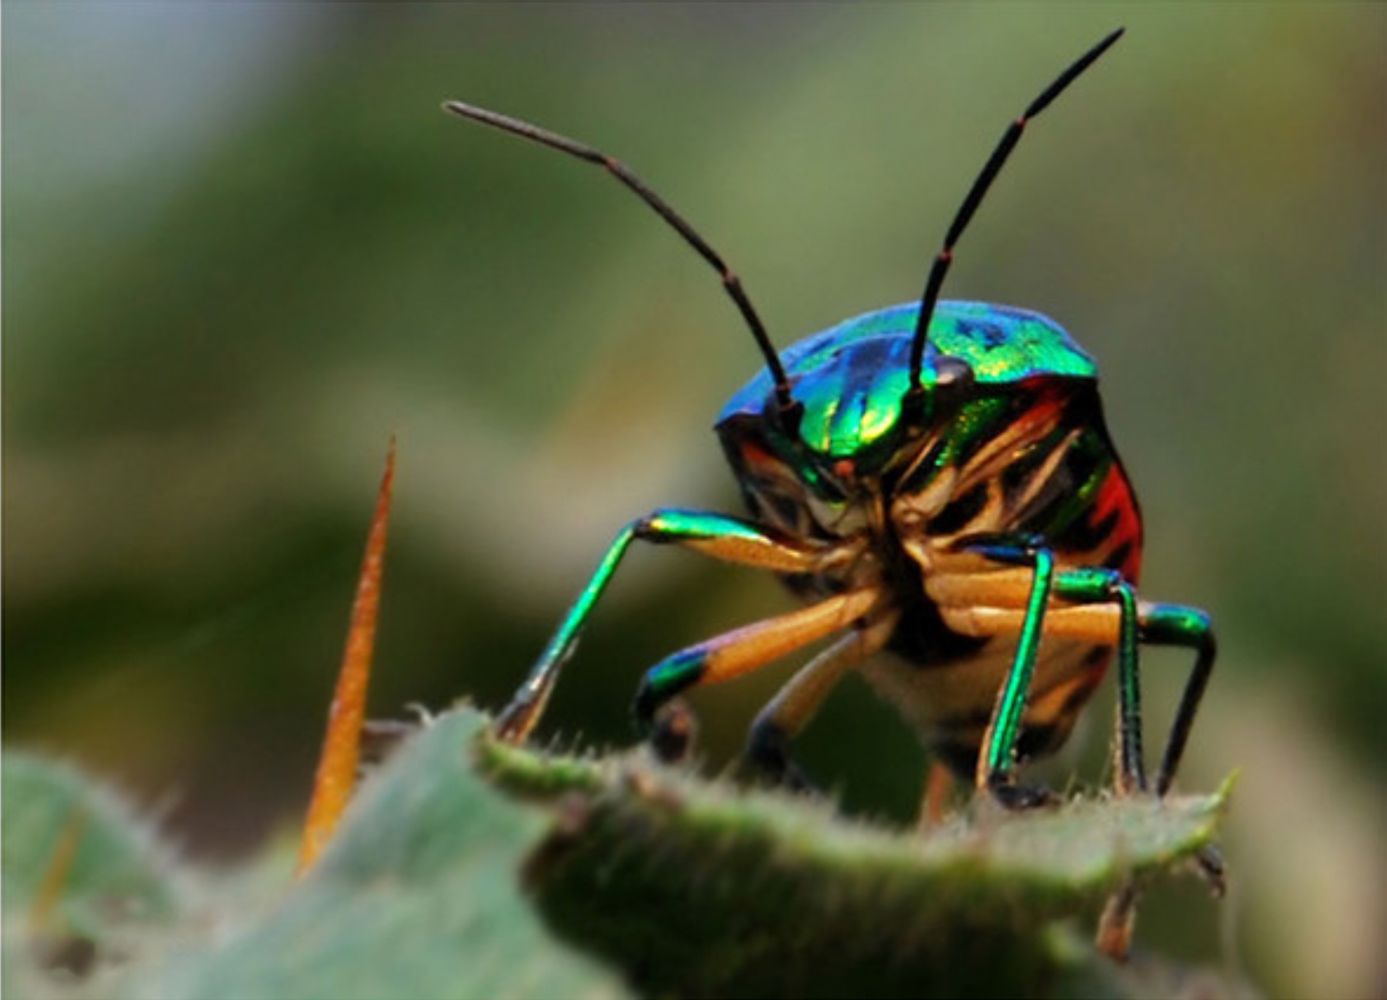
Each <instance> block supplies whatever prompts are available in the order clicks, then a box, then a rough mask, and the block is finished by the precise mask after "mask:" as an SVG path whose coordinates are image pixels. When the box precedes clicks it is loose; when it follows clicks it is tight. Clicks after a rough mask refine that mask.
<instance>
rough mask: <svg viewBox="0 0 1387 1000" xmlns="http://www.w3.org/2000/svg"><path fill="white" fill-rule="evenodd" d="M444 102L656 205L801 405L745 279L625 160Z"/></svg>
mask: <svg viewBox="0 0 1387 1000" xmlns="http://www.w3.org/2000/svg"><path fill="white" fill-rule="evenodd" d="M443 107H444V110H447V111H451V112H452V113H453V114H455V115H460V116H462V117H463V118H470V119H471V120H472V121H476V122H481V123H482V124H483V125H490V126H492V127H493V128H498V129H500V130H501V131H503V132H509V133H511V134H512V135H518V136H520V137H521V138H522V139H529V140H531V141H533V142H537V143H539V144H540V145H543V146H548V147H550V148H551V149H557V150H559V151H560V152H562V153H568V154H569V155H570V156H576V157H577V158H578V159H580V160H586V161H587V162H588V163H595V164H597V165H598V166H600V167H602V168H604V169H605V170H606V171H607V172H608V173H610V174H611V175H612V176H613V177H615V178H616V179H617V180H619V181H620V182H621V183H622V184H624V185H625V186H626V187H628V188H630V189H631V190H632V191H634V192H635V193H636V194H637V195H638V196H639V197H640V199H641V200H642V201H644V202H645V203H646V204H647V205H649V206H650V207H651V208H653V209H654V210H655V212H656V214H657V215H659V216H660V218H662V219H664V220H665V221H666V222H667V223H669V224H670V226H672V227H673V228H674V230H675V231H676V232H678V233H679V235H680V236H682V237H684V239H685V241H686V242H687V243H688V244H689V246H691V247H693V248H694V249H695V250H697V251H698V254H699V256H700V257H702V258H703V259H704V260H706V261H707V262H708V263H709V264H711V265H712V266H713V270H715V271H717V272H718V276H719V277H720V278H722V285H723V288H725V289H727V294H728V295H730V296H731V297H732V301H733V302H735V303H736V304H737V308H738V309H739V310H740V311H741V314H742V318H743V319H744V320H746V324H747V326H748V327H750V328H751V335H752V336H753V337H755V338H756V346H757V347H758V348H760V350H761V354H762V356H763V357H764V358H765V359H766V365H767V366H768V367H769V368H770V370H771V377H772V378H773V379H774V380H775V397H776V401H777V402H778V403H779V405H780V412H781V414H782V415H783V416H786V417H787V418H790V415H791V414H792V413H794V412H795V411H796V410H797V409H798V404H797V403H795V401H794V400H793V399H791V398H790V380H789V379H788V378H787V377H786V375H785V368H784V366H783V365H781V363H780V356H779V355H778V354H776V352H775V346H774V345H773V344H772V343H771V340H770V337H769V336H767V335H766V328H765V327H764V326H763V325H762V324H761V318H760V317H759V316H757V315H756V309H755V308H754V307H753V306H752V304H751V299H749V298H747V294H746V292H745V291H744V290H743V289H742V282H741V279H740V278H738V277H737V275H736V274H735V273H733V271H732V269H731V268H730V267H728V266H727V264H726V262H725V261H723V259H722V258H721V257H720V256H718V253H717V251H716V250H714V249H713V248H712V247H711V246H709V245H708V243H707V241H706V240H704V239H703V237H702V236H700V235H698V233H697V232H696V231H695V230H694V227H693V226H691V225H689V223H688V222H686V221H685V220H684V217H683V216H682V215H680V214H679V213H678V212H676V211H675V210H674V209H673V208H671V207H670V205H669V204H668V203H667V202H666V201H665V200H664V199H663V198H661V197H660V196H659V195H657V194H656V193H655V192H654V191H652V190H651V189H650V188H649V187H647V186H646V184H645V182H644V181H642V180H641V179H640V178H639V177H637V176H636V175H635V174H633V173H632V172H631V171H630V170H629V169H627V167H626V166H625V164H623V163H621V162H620V161H618V160H614V159H612V158H611V157H610V156H608V155H607V154H606V153H603V152H601V151H600V150H596V149H593V148H592V147H591V146H585V145H583V144H582V143H581V142H575V141H574V140H572V139H569V138H567V137H566V136H562V135H559V134H558V133H556V132H550V131H549V130H548V129H543V128H540V127H539V126H538V125H531V124H530V123H529V122H524V121H521V120H519V119H518V118H510V117H507V116H506V115H501V114H497V113H496V112H495V111H487V110H486V109H485V108H478V107H474V106H473V105H471V104H464V103H462V102H461V101H445V102H444V104H443ZM790 419H793V418H790Z"/></svg>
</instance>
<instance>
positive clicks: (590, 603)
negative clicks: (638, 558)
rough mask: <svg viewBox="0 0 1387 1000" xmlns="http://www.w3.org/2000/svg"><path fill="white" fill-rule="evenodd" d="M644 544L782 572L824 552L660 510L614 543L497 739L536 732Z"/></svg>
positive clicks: (728, 522)
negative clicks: (581, 639) (594, 617)
mask: <svg viewBox="0 0 1387 1000" xmlns="http://www.w3.org/2000/svg"><path fill="white" fill-rule="evenodd" d="M637 539H640V540H642V541H647V542H655V543H657V544H675V545H682V546H684V547H685V548H689V549H693V550H694V551H695V552H702V553H703V554H704V555H708V556H712V557H713V558H715V559H721V560H723V561H724V562H733V563H741V564H743V565H748V566H756V567H759V568H761V569H768V570H773V571H775V572H779V573H805V572H810V571H812V570H814V569H817V568H818V567H819V564H820V560H821V559H822V552H823V550H822V549H821V548H818V547H811V546H809V545H806V544H804V543H803V542H800V541H797V540H795V539H792V538H790V537H789V536H788V535H785V534H782V533H781V532H776V531H772V530H771V529H768V528H763V527H761V526H759V525H755V524H752V523H751V522H749V521H744V520H742V519H740V518H735V517H730V516H728V515H726V514H716V513H710V512H707V511H693V510H657V511H655V512H654V513H653V514H650V515H649V516H647V517H642V518H639V519H637V520H635V521H632V522H631V523H630V524H628V525H627V526H626V527H624V528H622V529H621V531H620V532H618V533H617V536H616V538H615V539H613V541H612V544H611V546H610V547H609V548H608V549H607V553H606V555H604V556H603V557H602V561H601V563H599V564H598V566H597V570H596V572H594V573H593V575H592V578H591V579H590V580H589V581H588V585H587V586H586V587H584V588H583V592H582V593H581V594H579V595H578V599H577V600H576V601H574V602H573V605H572V607H570V608H569V609H568V613H567V614H565V615H564V617H563V621H561V622H560V623H559V627H558V629H557V630H556V631H555V633H554V636H553V638H551V639H550V640H549V645H547V646H546V647H545V648H544V652H543V653H542V654H541V655H540V658H539V661H538V662H537V663H536V664H535V666H534V667H533V669H532V670H531V671H530V676H529V677H527V678H526V679H525V683H524V684H522V685H521V686H520V689H519V690H518V691H516V693H515V696H514V697H513V698H512V699H511V701H510V704H509V705H507V706H506V708H505V710H504V711H503V712H502V713H501V715H500V716H499V717H498V718H497V720H496V725H495V730H496V735H497V736H498V737H499V738H500V739H502V740H505V741H507V742H510V743H520V742H523V741H524V739H525V737H526V736H528V735H529V734H530V731H531V730H533V729H534V727H535V724H536V723H537V722H538V721H539V716H540V714H541V713H542V712H543V711H544V706H545V704H546V703H547V702H548V700H549V695H550V694H551V693H552V692H553V690H554V683H555V682H556V681H557V680H558V676H559V671H560V669H561V668H562V667H563V665H564V663H565V662H566V661H567V660H568V658H569V657H570V656H572V655H573V650H574V649H575V648H576V646H577V644H578V636H579V633H580V632H581V631H582V629H583V626H584V625H585V624H586V623H587V620H588V616H589V615H591V614H592V610H593V607H594V606H595V605H596V604H597V600H598V598H600V597H601V596H602V592H603V591H604V590H605V589H606V588H607V584H608V583H609V582H610V581H611V579H612V576H613V575H614V574H615V573H616V569H617V566H618V565H619V564H620V563H621V559H622V557H623V556H624V555H625V554H626V550H627V549H628V548H630V546H631V543H632V542H633V541H636V540H637Z"/></svg>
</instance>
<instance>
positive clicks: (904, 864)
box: [480, 739, 1226, 996]
mask: <svg viewBox="0 0 1387 1000" xmlns="http://www.w3.org/2000/svg"><path fill="white" fill-rule="evenodd" d="M480 759H481V762H482V766H483V767H484V769H485V770H486V772H487V773H488V774H489V776H490V777H491V779H492V780H493V781H495V782H496V783H497V784H499V785H501V786H502V787H507V788H510V789H513V790H515V791H516V792H519V793H522V794H525V795H529V796H532V797H537V798H541V799H547V800H551V801H558V802H562V803H563V808H562V819H561V823H560V827H559V829H558V830H557V831H556V832H555V833H554V834H552V835H551V836H550V838H549V840H548V842H547V843H546V845H545V846H544V847H543V848H542V849H541V851H540V852H539V853H538V854H537V856H536V858H535V859H534V861H533V862H532V865H531V867H530V872H531V876H532V879H533V882H534V884H535V886H536V889H537V891H538V893H539V896H540V902H541V906H542V907H543V909H544V911H545V913H546V915H547V916H548V917H549V919H550V920H551V922H552V923H553V924H554V925H555V926H556V927H557V928H559V929H560V930H561V932H562V933H564V934H565V935H566V936H568V937H569V938H570V939H571V940H574V941H578V942H580V943H582V944H583V945H584V946H586V947H588V948H591V949H592V950H594V951H596V952H598V953H599V954H604V955H607V956H608V957H609V958H611V959H612V960H613V961H616V962H620V963H621V964H622V965H623V966H624V967H625V968H626V969H627V971H628V973H629V974H630V976H631V977H632V980H633V982H634V983H635V984H636V985H637V986H638V987H639V988H640V989H641V991H642V992H643V993H645V994H647V995H656V996H658V995H664V994H668V993H675V994H685V995H698V996H849V995H851V996H897V995H900V996H934V995H940V996H945V995H963V994H967V995H988V994H1004V995H1033V994H1036V993H1038V992H1041V988H1042V987H1043V986H1044V984H1046V983H1053V982H1057V977H1059V976H1060V975H1061V974H1064V975H1066V976H1067V977H1068V980H1069V981H1078V980H1077V979H1076V978H1075V976H1076V975H1077V973H1078V972H1079V971H1082V968H1083V967H1084V966H1085V965H1086V964H1087V963H1101V962H1103V961H1105V960H1102V959H1098V958H1096V957H1095V956H1094V955H1093V953H1092V951H1091V949H1087V948H1084V947H1075V946H1074V945H1073V944H1072V942H1066V943H1064V946H1063V947H1060V946H1059V945H1057V943H1056V939H1055V936H1054V934H1053V933H1052V930H1051V926H1050V925H1051V922H1052V921H1054V920H1055V919H1057V918H1061V917H1066V916H1071V915H1076V914H1080V913H1087V912H1089V911H1092V910H1095V909H1096V907H1097V906H1098V904H1100V903H1101V902H1102V900H1103V897H1104V896H1105V895H1106V894H1107V893H1108V892H1109V891H1111V890H1112V889H1114V888H1116V887H1117V886H1118V885H1119V884H1120V883H1121V882H1122V881H1123V880H1124V879H1125V878H1126V877H1128V876H1129V875H1131V874H1136V875H1138V876H1141V875H1152V874H1155V873H1157V872H1160V871H1165V870H1168V869H1170V868H1172V867H1174V866H1176V865H1178V864H1179V863H1180V862H1181V861H1182V860H1183V859H1186V858H1189V857H1191V856H1192V855H1193V854H1194V853H1195V852H1196V851H1198V850H1199V848H1201V847H1202V846H1204V845H1206V844H1208V843H1209V842H1210V841H1211V839H1212V838H1213V835H1214V832H1215V828H1216V825H1217V822H1218V819H1219V816H1220V814H1221V812H1222V810H1223V807H1224V802H1225V796H1226V789H1225V791H1224V792H1221V793H1220V794H1218V795H1214V796H1206V797H1196V798H1185V799H1178V800H1167V801H1164V802H1160V801H1157V800H1154V799H1097V800H1075V801H1073V802H1070V803H1068V804H1066V805H1065V806H1063V807H1062V808H1060V809H1057V810H1053V811H1037V812H1031V813H1024V814H1007V813H1003V812H1001V811H1000V810H995V809H990V808H988V807H990V806H991V803H990V802H987V803H984V804H983V806H982V807H981V808H979V809H977V810H976V815H975V816H973V817H971V818H966V819H965V818H957V819H955V820H953V821H950V822H948V823H946V824H944V825H942V826H940V827H938V828H936V829H934V830H933V831H930V832H928V833H926V834H924V835H919V834H914V833H909V834H905V833H901V832H895V831H890V830H886V829H880V828H875V827H870V826H867V825H865V824H862V823H857V822H852V821H848V820H844V819H842V818H840V817H836V816H834V815H833V813H832V811H831V810H830V809H829V808H828V807H827V806H826V805H825V804H823V803H821V802H814V801H808V800H805V799H803V798H798V797H792V796H789V795H787V794H782V793H775V792H757V791H738V790H736V789H734V788H733V787H732V786H730V785H727V784H725V783H721V782H707V781H702V780H699V779H696V778H694V777H692V776H690V775H688V774H685V773H682V772H677V771H673V770H669V769H666V768H663V767H659V766H657V765H655V764H654V763H653V762H652V761H651V760H649V759H648V758H647V757H646V756H645V755H643V754H632V755H628V756H625V757H620V758H609V759H606V760H601V761H598V760H591V759H587V760H585V759H582V758H576V757H564V756H557V757H546V756H541V755H539V754H536V753H533V752H531V751H528V750H524V749H517V748H514V747H511V746H508V745H505V744H501V743H498V742H495V741H492V740H487V739H484V740H483V741H482V743H481V744H480ZM1089 979H1091V980H1093V981H1098V982H1103V983H1106V984H1107V986H1105V989H1108V988H1111V989H1112V990H1114V991H1117V992H1118V993H1119V995H1120V990H1121V988H1122V987H1121V984H1122V982H1124V981H1125V980H1124V976H1123V974H1121V973H1120V972H1116V971H1110V970H1108V969H1107V968H1106V967H1103V966H1101V965H1100V966H1098V972H1097V973H1096V974H1095V975H1093V976H1090V977H1089Z"/></svg>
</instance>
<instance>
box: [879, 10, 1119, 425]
mask: <svg viewBox="0 0 1387 1000" xmlns="http://www.w3.org/2000/svg"><path fill="white" fill-rule="evenodd" d="M1124 30H1126V29H1124V28H1118V29H1117V30H1116V31H1114V32H1113V33H1112V34H1111V35H1109V36H1108V37H1107V38H1104V39H1103V40H1102V41H1101V42H1099V43H1098V44H1097V45H1095V46H1094V47H1093V48H1091V49H1089V50H1088V51H1087V52H1086V53H1084V55H1082V56H1081V57H1080V58H1079V60H1078V61H1077V62H1076V63H1074V65H1072V66H1070V67H1069V68H1068V69H1067V70H1065V71H1064V72H1063V73H1061V74H1060V75H1059V77H1058V78H1056V80H1055V82H1054V83H1052V84H1050V86H1048V87H1046V88H1045V90H1044V91H1043V92H1042V93H1041V95H1040V96H1039V97H1037V98H1036V99H1035V100H1034V101H1032V102H1031V104H1030V107H1028V108H1027V109H1026V110H1025V112H1024V113H1023V114H1022V115H1021V117H1020V118H1018V119H1016V120H1015V121H1014V122H1012V123H1011V124H1010V125H1008V126H1007V130H1006V131H1005V132H1004V133H1002V139H1001V141H1000V142H999V143H997V148H996V149H994V150H993V151H992V155H991V156H990V157H988V159H987V163H986V164H985V165H984V166H983V168H982V173H980V174H978V177H977V180H975V181H973V187H972V188H971V189H970V190H969V192H968V197H966V198H964V199H963V204H962V205H961V206H959V209H958V214H957V215H955V216H954V221H953V224H952V225H950V226H949V232H948V234H947V235H946V236H945V237H944V249H942V250H940V251H939V256H938V257H935V258H934V264H933V266H932V267H930V269H929V278H928V279H927V280H926V281H925V292H924V295H922V296H921V298H920V317H919V319H918V320H917V321H916V323H915V339H914V340H913V341H911V344H910V392H909V394H908V396H907V399H906V402H907V404H911V403H912V400H913V405H919V404H921V403H922V402H923V398H924V386H922V385H921V384H920V371H921V369H922V368H923V367H924V361H925V344H926V343H928V341H929V321H930V319H931V317H933V315H934V306H935V303H937V302H938V301H939V288H940V286H941V285H943V284H944V276H945V275H946V274H948V273H949V265H950V264H951V263H953V259H954V245H955V244H956V243H958V238H959V237H960V236H962V235H963V230H964V229H966V228H967V227H968V223H969V221H970V220H971V219H972V218H973V213H974V212H976V211H977V210H978V205H979V204H981V203H982V199H983V196H984V195H985V194H987V189H988V188H989V187H991V185H992V182H993V180H995V179H996V177H997V174H998V173H1000V172H1001V169H1002V165H1003V164H1004V163H1006V162H1007V157H1008V156H1010V155H1011V151H1012V150H1013V149H1015V148H1016V143H1017V142H1018V141H1019V140H1020V138H1021V131H1022V130H1023V129H1024V128H1025V127H1026V123H1027V122H1028V121H1030V120H1031V119H1032V118H1034V117H1035V116H1036V115H1038V114H1040V113H1041V112H1042V111H1044V110H1045V109H1046V108H1047V107H1049V106H1050V102H1051V101H1053V100H1054V99H1055V98H1056V97H1059V95H1060V94H1062V93H1063V92H1064V88H1065V87H1068V86H1069V85H1070V84H1071V83H1073V82H1074V80H1075V78H1076V77H1078V75H1079V74H1080V73H1082V72H1083V71H1084V70H1086V69H1088V68H1089V66H1091V65H1092V64H1093V62H1094V61H1095V60H1096V59H1097V58H1098V57H1099V56H1101V55H1102V54H1103V53H1104V52H1106V51H1107V50H1108V47H1109V46H1111V45H1112V44H1113V42H1115V41H1117V40H1118V39H1119V38H1121V37H1122V32H1123V31H1124Z"/></svg>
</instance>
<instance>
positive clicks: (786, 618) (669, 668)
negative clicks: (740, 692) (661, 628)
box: [632, 587, 882, 735]
mask: <svg viewBox="0 0 1387 1000" xmlns="http://www.w3.org/2000/svg"><path fill="white" fill-rule="evenodd" d="M881 598H882V593H881V591H880V590H879V589H877V588H875V587H865V588H863V589H861V590H850V591H848V592H847V593H845V594H838V595H836V596H834V597H830V598H829V599H828V600H826V601H820V602H819V603H818V604H811V605H810V606H809V607H807V608H801V609H799V610H798V611H791V612H790V613H789V614H784V615H777V616H776V617H774V618H767V619H764V620H763V621H759V622H753V623H752V624H750V625H745V626H743V627H742V628H739V629H736V630H734V631H732V632H726V633H724V634H723V635H720V636H716V637H715V638H712V639H708V640H706V641H705V642H700V643H699V644H698V645H696V646H689V647H688V648H687V649H683V650H680V651H679V652H677V653H674V654H673V655H671V656H667V657H665V659H663V660H661V661H660V662H659V663H657V664H655V666H653V667H651V668H650V669H649V670H648V671H646V674H645V676H644V677H643V678H642V679H641V684H640V687H639V688H638V689H637V691H636V698H635V702H634V704H633V705H632V712H633V714H634V715H635V718H636V725H637V728H639V729H640V731H641V734H642V735H645V734H648V733H649V731H650V728H651V725H652V724H653V721H654V718H655V712H656V710H657V709H659V707H660V706H661V705H663V704H664V703H665V702H667V701H669V700H670V699H671V698H673V697H674V696H675V695H677V694H679V693H681V692H683V691H687V690H688V689H689V688H691V687H693V686H694V685H696V684H716V683H717V682H718V681H725V680H730V679H731V678H733V677H739V676H741V675H742V674H745V673H749V672H750V671H752V670H756V669H758V668H760V667H763V666H765V665H766V664H768V663H770V662H771V661H773V660H778V659H779V658H780V657H782V656H784V655H786V654H787V653H792V652H794V651H795V650H796V649H799V648H801V647H802V646H807V645H808V644H809V643H811V642H814V641H816V640H818V639H822V638H824V637H826V636H829V635H832V634H833V633H834V632H839V631H841V630H843V629H845V628H848V627H850V626H855V625H857V623H858V622H860V621H861V619H862V618H864V617H865V616H866V615H867V614H868V612H870V611H871V610H872V609H873V608H874V607H875V606H876V605H877V604H878V603H879V602H880V601H881Z"/></svg>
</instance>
